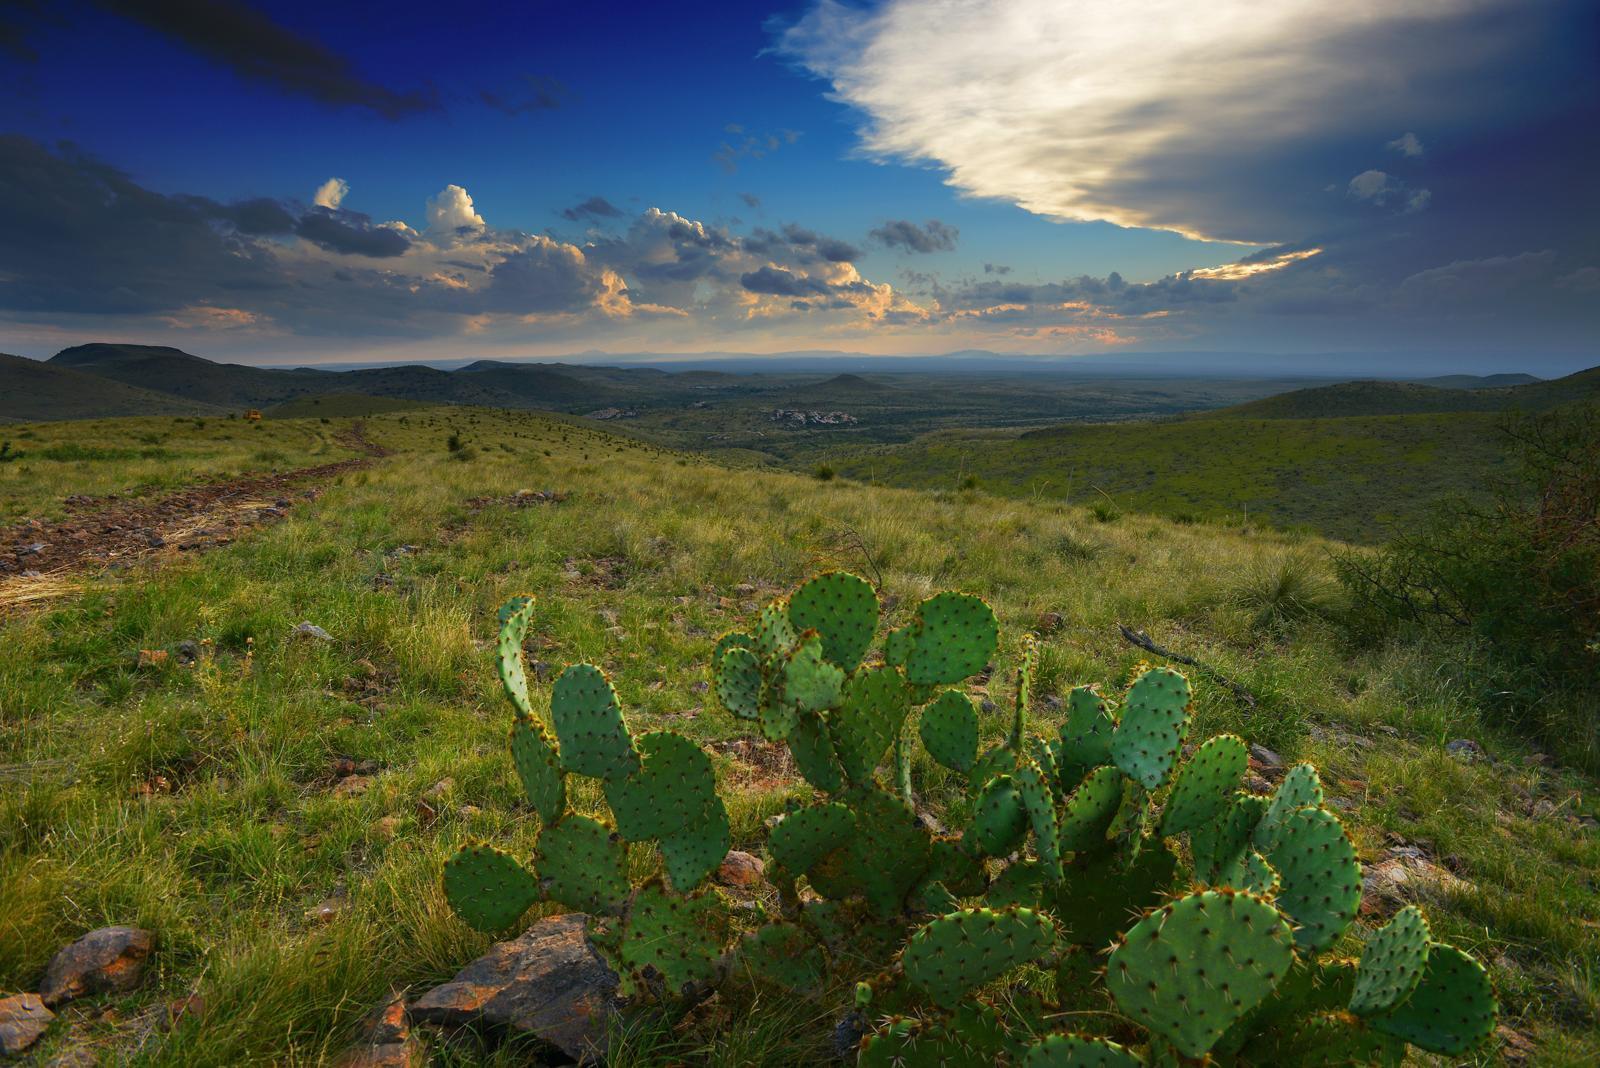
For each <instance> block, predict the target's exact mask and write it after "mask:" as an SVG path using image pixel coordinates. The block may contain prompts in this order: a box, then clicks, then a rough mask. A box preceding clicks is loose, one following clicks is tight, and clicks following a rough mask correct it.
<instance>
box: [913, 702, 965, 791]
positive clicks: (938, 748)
mask: <svg viewBox="0 0 1600 1068" xmlns="http://www.w3.org/2000/svg"><path fill="white" fill-rule="evenodd" d="M918 733H919V734H920V735H921V736H922V745H923V747H924V748H926V749H927V750H928V755H929V756H931V757H933V759H935V760H937V761H938V762H939V763H940V764H943V765H944V766H945V767H947V768H949V769H950V770H951V771H960V772H966V771H971V770H972V765H973V763H974V762H975V761H976V760H977V759H978V710H977V709H975V708H973V707H972V700H971V698H969V697H967V695H966V694H964V693H961V692H960V691H959V690H946V691H944V692H943V693H941V694H940V695H939V697H938V699H936V700H935V701H934V702H933V704H931V705H929V706H928V707H927V708H926V709H924V710H923V712H922V722H921V723H920V724H919V725H918Z"/></svg>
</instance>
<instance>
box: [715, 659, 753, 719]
mask: <svg viewBox="0 0 1600 1068" xmlns="http://www.w3.org/2000/svg"><path fill="white" fill-rule="evenodd" d="M712 665H713V667H712V669H711V682H712V690H713V692H715V693H716V695H717V702H718V703H719V704H721V705H722V707H723V708H726V709H727V710H728V711H729V712H730V713H732V714H733V715H734V716H737V717H738V718H739V719H759V718H761V687H762V678H761V661H759V660H757V659H756V654H755V653H753V652H751V651H750V650H749V649H744V648H741V647H739V646H735V647H733V648H731V649H728V650H726V651H725V652H723V653H722V656H721V659H719V660H713V661H712Z"/></svg>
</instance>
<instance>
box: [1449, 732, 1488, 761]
mask: <svg viewBox="0 0 1600 1068" xmlns="http://www.w3.org/2000/svg"><path fill="white" fill-rule="evenodd" d="M1444 751H1445V752H1446V753H1449V754H1450V755H1451V756H1453V757H1455V758H1456V759H1457V760H1464V761H1466V762H1467V763H1468V764H1470V763H1472V762H1473V761H1474V760H1478V759H1480V758H1481V757H1483V756H1484V752H1483V746H1481V745H1479V744H1478V743H1477V742H1475V741H1473V740H1472V739H1471V738H1457V739H1456V740H1455V741H1453V742H1449V743H1446V745H1445V747H1444Z"/></svg>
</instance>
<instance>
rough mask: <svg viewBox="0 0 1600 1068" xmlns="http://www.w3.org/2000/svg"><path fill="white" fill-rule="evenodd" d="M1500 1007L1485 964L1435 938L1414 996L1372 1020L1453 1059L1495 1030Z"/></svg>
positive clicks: (1375, 1025)
mask: <svg viewBox="0 0 1600 1068" xmlns="http://www.w3.org/2000/svg"><path fill="white" fill-rule="evenodd" d="M1499 1011H1500V1010H1499V1006H1498V1005H1497V1004H1496V1003H1495V998H1494V989H1493V988H1492V987H1491V986H1490V985H1489V976H1488V975H1487V974H1486V973H1485V972H1484V970H1483V966H1482V965H1481V964H1479V963H1478V962H1477V961H1475V960H1473V959H1472V958H1471V957H1469V956H1467V954H1465V953H1463V952H1461V950H1459V949H1457V948H1456V947H1454V946H1448V945H1445V944H1443V943H1439V942H1435V943H1434V944H1433V945H1431V946H1430V947H1429V948H1428V963H1427V967H1426V968H1425V970H1424V971H1423V973H1422V981H1421V983H1419V984H1418V986H1417V988H1416V990H1414V991H1412V993H1411V996H1410V997H1409V998H1407V999H1406V1000H1405V1001H1402V1002H1401V1003H1400V1004H1399V1005H1397V1006H1395V1007H1394V1008H1393V1009H1390V1010H1389V1011H1388V1012H1386V1013H1382V1014H1380V1015H1377V1016H1372V1017H1369V1018H1368V1022H1369V1023H1370V1024H1371V1025H1372V1027H1373V1028H1374V1029H1376V1030H1379V1031H1382V1032H1384V1033H1385V1034H1390V1035H1394V1036H1395V1037H1396V1038H1403V1039H1405V1040H1406V1041H1407V1042H1410V1043H1411V1044H1412V1045H1414V1046H1421V1047H1422V1048H1423V1049H1425V1050H1428V1051H1429V1052H1431V1053H1442V1054H1445V1055H1446V1056H1450V1057H1454V1056H1458V1055H1460V1054H1462V1053H1465V1052H1466V1051H1467V1050H1469V1049H1471V1048H1472V1047H1473V1046H1476V1045H1477V1044H1478V1043H1480V1042H1482V1041H1483V1040H1484V1039H1486V1038H1488V1037H1489V1036H1490V1035H1491V1034H1493V1033H1494V1027H1495V1017H1496V1015H1497V1014H1498V1012H1499Z"/></svg>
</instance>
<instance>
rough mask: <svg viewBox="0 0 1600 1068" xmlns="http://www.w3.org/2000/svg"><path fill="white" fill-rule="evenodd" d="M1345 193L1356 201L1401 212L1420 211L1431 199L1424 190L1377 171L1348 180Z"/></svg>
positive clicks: (1370, 171)
mask: <svg viewBox="0 0 1600 1068" xmlns="http://www.w3.org/2000/svg"><path fill="white" fill-rule="evenodd" d="M1345 192H1346V193H1347V194H1348V195H1349V196H1351V197H1353V198H1354V199H1356V200H1364V201H1366V202H1367V203H1369V204H1376V205H1377V206H1379V207H1391V206H1393V207H1397V208H1399V209H1400V210H1401V211H1405V212H1414V211H1421V210H1422V209H1423V208H1426V207H1427V206H1428V202H1429V201H1430V200H1432V199H1433V194H1432V193H1431V192H1430V191H1428V190H1426V189H1418V188H1416V187H1414V186H1412V185H1410V184H1409V183H1407V182H1404V181H1402V180H1401V179H1399V178H1396V177H1395V176H1394V175H1392V174H1386V173H1384V172H1383V171H1378V170H1366V171H1362V172H1361V173H1360V174H1358V175H1356V176H1355V177H1354V178H1352V179H1350V182H1349V184H1348V185H1346V186H1345Z"/></svg>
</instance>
